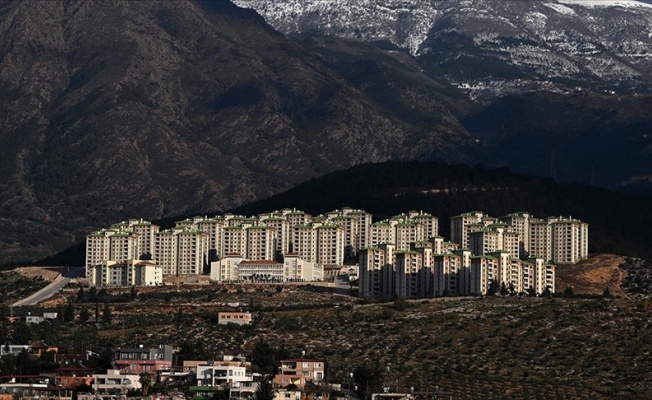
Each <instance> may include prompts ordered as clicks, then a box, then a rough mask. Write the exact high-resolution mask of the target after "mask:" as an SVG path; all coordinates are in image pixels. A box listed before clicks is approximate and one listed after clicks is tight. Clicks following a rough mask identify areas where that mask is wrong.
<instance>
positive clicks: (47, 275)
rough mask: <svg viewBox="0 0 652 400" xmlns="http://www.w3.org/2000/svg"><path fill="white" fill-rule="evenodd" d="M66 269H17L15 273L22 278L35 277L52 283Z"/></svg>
mask: <svg viewBox="0 0 652 400" xmlns="http://www.w3.org/2000/svg"><path fill="white" fill-rule="evenodd" d="M65 269H66V267H18V268H16V269H15V271H16V272H17V273H19V274H21V275H23V276H28V277H30V278H35V277H37V276H40V277H42V278H43V279H45V280H47V281H50V282H52V281H53V280H54V278H56V277H57V276H59V274H60V273H62V272H64V271H65Z"/></svg>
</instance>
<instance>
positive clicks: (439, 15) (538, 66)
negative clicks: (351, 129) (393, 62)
mask: <svg viewBox="0 0 652 400" xmlns="http://www.w3.org/2000/svg"><path fill="white" fill-rule="evenodd" d="M234 2H235V3H236V4H238V5H240V6H242V7H250V8H253V9H255V10H257V11H258V12H259V13H260V14H261V15H263V16H264V17H265V19H266V20H267V21H268V22H269V23H270V24H271V25H272V26H274V27H275V28H276V29H278V30H279V31H281V32H284V33H297V32H313V33H320V34H325V35H329V36H338V37H346V38H354V39H358V40H363V41H367V42H390V43H392V44H394V45H396V46H398V47H399V48H403V49H406V50H407V51H409V52H410V53H411V54H413V55H414V56H415V57H417V59H418V60H419V61H420V62H421V64H422V65H423V67H424V69H426V70H428V71H430V72H432V73H434V74H438V75H444V76H446V77H447V79H448V80H449V81H450V82H454V83H455V84H457V85H459V87H460V88H462V89H464V90H465V91H466V92H467V93H468V94H469V95H470V96H471V97H473V98H478V99H481V100H491V99H493V98H495V97H500V96H502V95H505V94H514V93H522V92H527V91H533V90H542V89H545V90H554V91H560V92H568V91H573V90H576V89H577V88H582V89H584V90H587V89H589V90H593V91H600V92H605V93H610V92H612V91H616V92H618V91H621V92H622V91H627V92H630V93H634V92H642V91H643V92H649V89H650V83H651V82H652V81H651V79H652V5H651V4H648V3H644V2H640V1H634V0H620V1H617V0H600V1H589V0H545V1H543V0H542V1H503V0H427V1H421V0H419V1H417V0H360V1H357V0H356V1H353V0H348V1H347V0H273V1H272V0H234Z"/></svg>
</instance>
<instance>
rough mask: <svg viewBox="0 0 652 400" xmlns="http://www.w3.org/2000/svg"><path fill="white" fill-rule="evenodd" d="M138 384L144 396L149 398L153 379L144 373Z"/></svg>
mask: <svg viewBox="0 0 652 400" xmlns="http://www.w3.org/2000/svg"><path fill="white" fill-rule="evenodd" d="M138 382H140V387H141V388H142V390H143V396H147V393H148V392H149V387H150V386H152V378H150V376H149V374H148V373H147V372H143V373H141V374H140V378H138Z"/></svg>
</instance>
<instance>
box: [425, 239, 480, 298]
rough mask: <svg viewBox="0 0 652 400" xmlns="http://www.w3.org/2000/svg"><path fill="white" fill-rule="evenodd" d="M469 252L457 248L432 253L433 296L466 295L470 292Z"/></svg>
mask: <svg viewBox="0 0 652 400" xmlns="http://www.w3.org/2000/svg"><path fill="white" fill-rule="evenodd" d="M470 270H471V252H470V251H468V250H457V251H454V252H450V253H445V254H435V255H434V272H433V284H432V287H433V291H432V292H431V293H432V295H434V296H445V295H451V294H460V295H468V294H471V292H470V274H471V272H470Z"/></svg>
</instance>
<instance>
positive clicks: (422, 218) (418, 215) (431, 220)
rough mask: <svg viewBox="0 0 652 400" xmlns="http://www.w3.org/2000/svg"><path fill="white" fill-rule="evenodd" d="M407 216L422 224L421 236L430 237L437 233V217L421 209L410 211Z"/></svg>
mask: <svg viewBox="0 0 652 400" xmlns="http://www.w3.org/2000/svg"><path fill="white" fill-rule="evenodd" d="M408 217H410V219H412V220H414V221H415V222H416V223H418V224H420V225H422V226H423V238H424V239H430V238H432V237H435V236H438V235H439V218H437V217H435V216H433V215H431V214H429V213H427V212H423V210H421V211H410V212H408Z"/></svg>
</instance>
